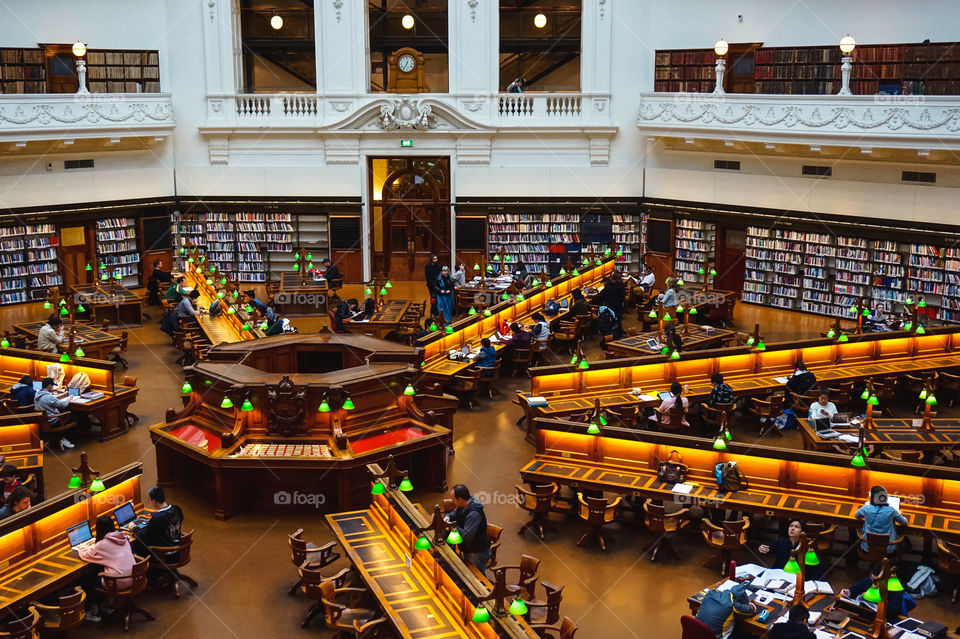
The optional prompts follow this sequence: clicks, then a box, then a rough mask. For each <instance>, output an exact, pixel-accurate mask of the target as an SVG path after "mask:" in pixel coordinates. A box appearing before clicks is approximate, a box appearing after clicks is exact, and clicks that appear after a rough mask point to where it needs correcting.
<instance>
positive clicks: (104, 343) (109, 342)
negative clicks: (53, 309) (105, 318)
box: [13, 322, 120, 360]
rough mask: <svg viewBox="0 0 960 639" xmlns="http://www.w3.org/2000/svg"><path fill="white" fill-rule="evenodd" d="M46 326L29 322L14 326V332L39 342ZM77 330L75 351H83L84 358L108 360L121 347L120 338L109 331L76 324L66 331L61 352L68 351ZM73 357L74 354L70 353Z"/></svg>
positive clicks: (41, 323)
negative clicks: (108, 356)
mask: <svg viewBox="0 0 960 639" xmlns="http://www.w3.org/2000/svg"><path fill="white" fill-rule="evenodd" d="M44 325H46V322H27V323H26V324H14V325H13V330H15V331H16V332H18V333H20V334H22V335H26V336H27V338H28V339H31V340H33V341H34V342H36V341H37V337H38V335H39V334H40V329H41V328H42V327H43V326H44ZM71 330H76V338H75V339H74V341H73V343H74V350H76V347H80V348H82V349H83V353H84V356H86V357H90V358H92V359H104V360H105V359H107V355H108V354H110V353H111V352H112V351H113V349H114V348H116V347H117V346H120V336H119V335H115V334H113V333H108V332H107V331H104V330H100V329H99V328H96V327H94V326H90V325H88V324H74V325H73V326H71V327H70V328H68V329H66V330H65V331H64V340H63V341H62V342H61V343H60V349H61V351H66V350H67V349H68V346H69V344H70V331H71ZM70 356H71V357H73V352H71V353H70Z"/></svg>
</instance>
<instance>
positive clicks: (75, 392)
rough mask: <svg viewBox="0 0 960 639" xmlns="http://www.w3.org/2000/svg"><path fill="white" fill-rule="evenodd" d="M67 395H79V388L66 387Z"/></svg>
mask: <svg viewBox="0 0 960 639" xmlns="http://www.w3.org/2000/svg"><path fill="white" fill-rule="evenodd" d="M67 395H68V396H70V397H80V389H79V388H75V387H73V386H70V387H68V388H67Z"/></svg>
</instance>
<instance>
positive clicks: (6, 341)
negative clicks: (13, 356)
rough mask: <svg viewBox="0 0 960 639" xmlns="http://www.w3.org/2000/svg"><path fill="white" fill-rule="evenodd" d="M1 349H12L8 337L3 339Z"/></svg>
mask: <svg viewBox="0 0 960 639" xmlns="http://www.w3.org/2000/svg"><path fill="white" fill-rule="evenodd" d="M0 347H2V348H10V341H9V340H8V339H7V338H6V337H4V338H3V341H2V342H0Z"/></svg>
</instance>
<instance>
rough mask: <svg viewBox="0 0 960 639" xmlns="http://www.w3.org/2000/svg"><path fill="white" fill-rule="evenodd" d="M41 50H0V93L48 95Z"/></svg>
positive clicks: (4, 48) (7, 48)
mask: <svg viewBox="0 0 960 639" xmlns="http://www.w3.org/2000/svg"><path fill="white" fill-rule="evenodd" d="M45 64H46V63H45V62H44V59H43V51H42V50H41V49H15V48H10V47H3V48H0V93H46V92H47V82H46V66H45Z"/></svg>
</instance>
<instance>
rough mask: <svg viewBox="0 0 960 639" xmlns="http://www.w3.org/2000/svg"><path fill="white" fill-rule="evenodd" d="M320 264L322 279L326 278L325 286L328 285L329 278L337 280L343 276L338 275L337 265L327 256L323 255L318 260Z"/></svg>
mask: <svg viewBox="0 0 960 639" xmlns="http://www.w3.org/2000/svg"><path fill="white" fill-rule="evenodd" d="M320 264H322V265H323V279H325V280H327V286H330V284H329V282H330V280H339V279H342V278H343V276H342V275H340V269H339V268H337V265H336V264H334V263H333V262H332V261H330V258H329V257H325V258H323V259H322V260H320Z"/></svg>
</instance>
